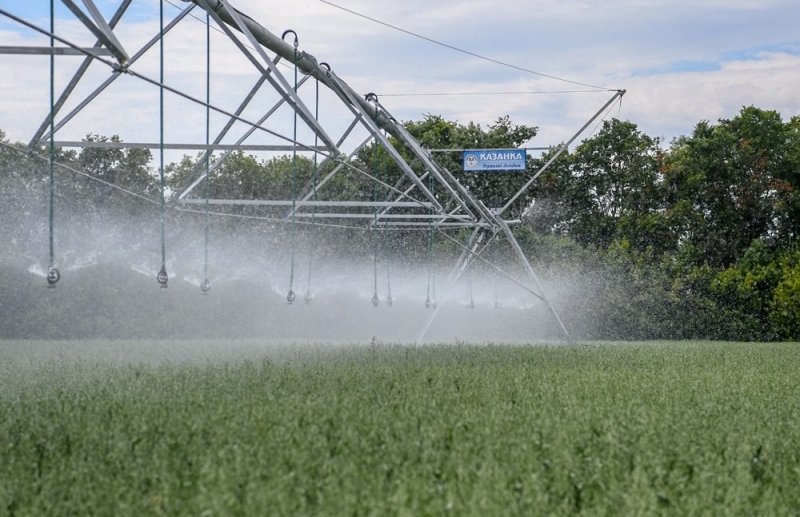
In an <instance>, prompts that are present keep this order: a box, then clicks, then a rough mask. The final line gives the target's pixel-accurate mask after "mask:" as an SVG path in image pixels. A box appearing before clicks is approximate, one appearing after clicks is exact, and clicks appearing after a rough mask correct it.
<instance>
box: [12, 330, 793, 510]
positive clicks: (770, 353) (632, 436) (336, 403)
mask: <svg viewBox="0 0 800 517" xmlns="http://www.w3.org/2000/svg"><path fill="white" fill-rule="evenodd" d="M194 346H195V345H193V344H188V343H175V344H170V343H153V342H147V343H114V342H110V343H99V342H95V343H84V344H82V343H48V342H39V343H37V342H0V365H4V366H0V457H2V462H0V515H28V514H56V515H59V514H106V515H111V514H113V515H120V514H127V515H134V514H135V515H139V514H171V515H172V514H191V515H203V514H206V515H244V514H248V515H259V514H262V515H263V514H271V515H298V514H299V515H320V514H334V515H338V514H348V515H349V514H355V515H431V514H434V515H440V514H446V513H452V514H457V515H498V514H525V515H531V514H569V513H589V514H615V515H617V514H680V515H684V514H720V513H722V514H727V513H730V514H746V515H752V514H762V515H765V514H766V515H796V514H798V513H799V512H800V490H798V489H797V487H799V486H800V382H798V373H799V372H800V345H797V344H733V343H629V344H595V345H572V346H481V347H478V346H466V345H446V346H426V347H419V348H415V347H403V346H391V345H380V344H373V345H369V346H352V347H342V346H336V347H326V346H322V345H320V346H301V347H297V348H291V347H287V348H276V347H269V346H259V345H258V344H253V343H251V344H249V345H247V346H242V345H237V344H226V343H217V344H208V343H206V344H204V345H203V346H204V347H205V348H202V350H205V351H206V352H207V351H208V350H212V349H215V348H214V347H216V351H215V352H213V354H212V355H208V353H206V355H205V356H203V354H200V353H199V352H198V354H197V355H200V356H201V359H199V360H187V359H188V358H189V357H190V356H192V354H191V350H192V349H193V348H192V347H194ZM197 346H198V350H201V347H200V345H197ZM132 350H133V351H132ZM175 350H178V351H183V352H182V353H177V352H175ZM214 354H216V355H214ZM153 356H155V357H153ZM114 357H117V358H119V357H123V358H124V359H122V360H119V359H111V358H114ZM220 357H227V358H229V359H230V360H228V361H221V360H220Z"/></svg>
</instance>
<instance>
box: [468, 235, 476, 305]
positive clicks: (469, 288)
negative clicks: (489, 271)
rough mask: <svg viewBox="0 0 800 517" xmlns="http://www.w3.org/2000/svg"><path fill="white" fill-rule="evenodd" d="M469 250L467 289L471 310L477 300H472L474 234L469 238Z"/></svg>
mask: <svg viewBox="0 0 800 517" xmlns="http://www.w3.org/2000/svg"><path fill="white" fill-rule="evenodd" d="M467 250H469V255H467V289H468V290H469V303H468V304H467V307H469V308H470V309H474V308H475V300H474V299H473V298H472V268H471V267H470V266H471V265H472V234H471V233H470V234H469V237H467Z"/></svg>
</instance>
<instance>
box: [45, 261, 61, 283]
mask: <svg viewBox="0 0 800 517" xmlns="http://www.w3.org/2000/svg"><path fill="white" fill-rule="evenodd" d="M59 280H61V273H59V271H58V269H57V268H55V267H53V266H50V267H49V268H47V287H51V288H54V287H55V286H56V284H57V283H58V281H59Z"/></svg>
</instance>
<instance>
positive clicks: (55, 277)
mask: <svg viewBox="0 0 800 517" xmlns="http://www.w3.org/2000/svg"><path fill="white" fill-rule="evenodd" d="M54 4H55V0H50V143H49V146H48V147H49V155H50V175H49V180H48V186H49V191H50V192H49V197H48V241H49V244H48V247H49V253H50V258H49V261H48V266H47V287H51V288H55V286H56V284H57V283H58V281H59V280H61V273H60V272H59V271H58V268H56V266H55V262H56V259H55V247H54V245H53V244H54V243H53V222H54V219H55V217H54V215H55V169H56V167H55V163H56V141H55V131H54V130H53V127H54V125H55V87H56V84H55V70H56V63H55V59H56V57H55V56H56V55H55V52H54V50H53V47H54V46H55V39H54V38H53V36H52V35H53V34H55V23H56V22H55V5H54Z"/></svg>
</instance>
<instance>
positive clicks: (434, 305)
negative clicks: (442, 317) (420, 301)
mask: <svg viewBox="0 0 800 517" xmlns="http://www.w3.org/2000/svg"><path fill="white" fill-rule="evenodd" d="M436 305H437V303H436V298H434V299H433V301H432V302H431V307H433V308H434V309H435V308H436Z"/></svg>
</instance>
